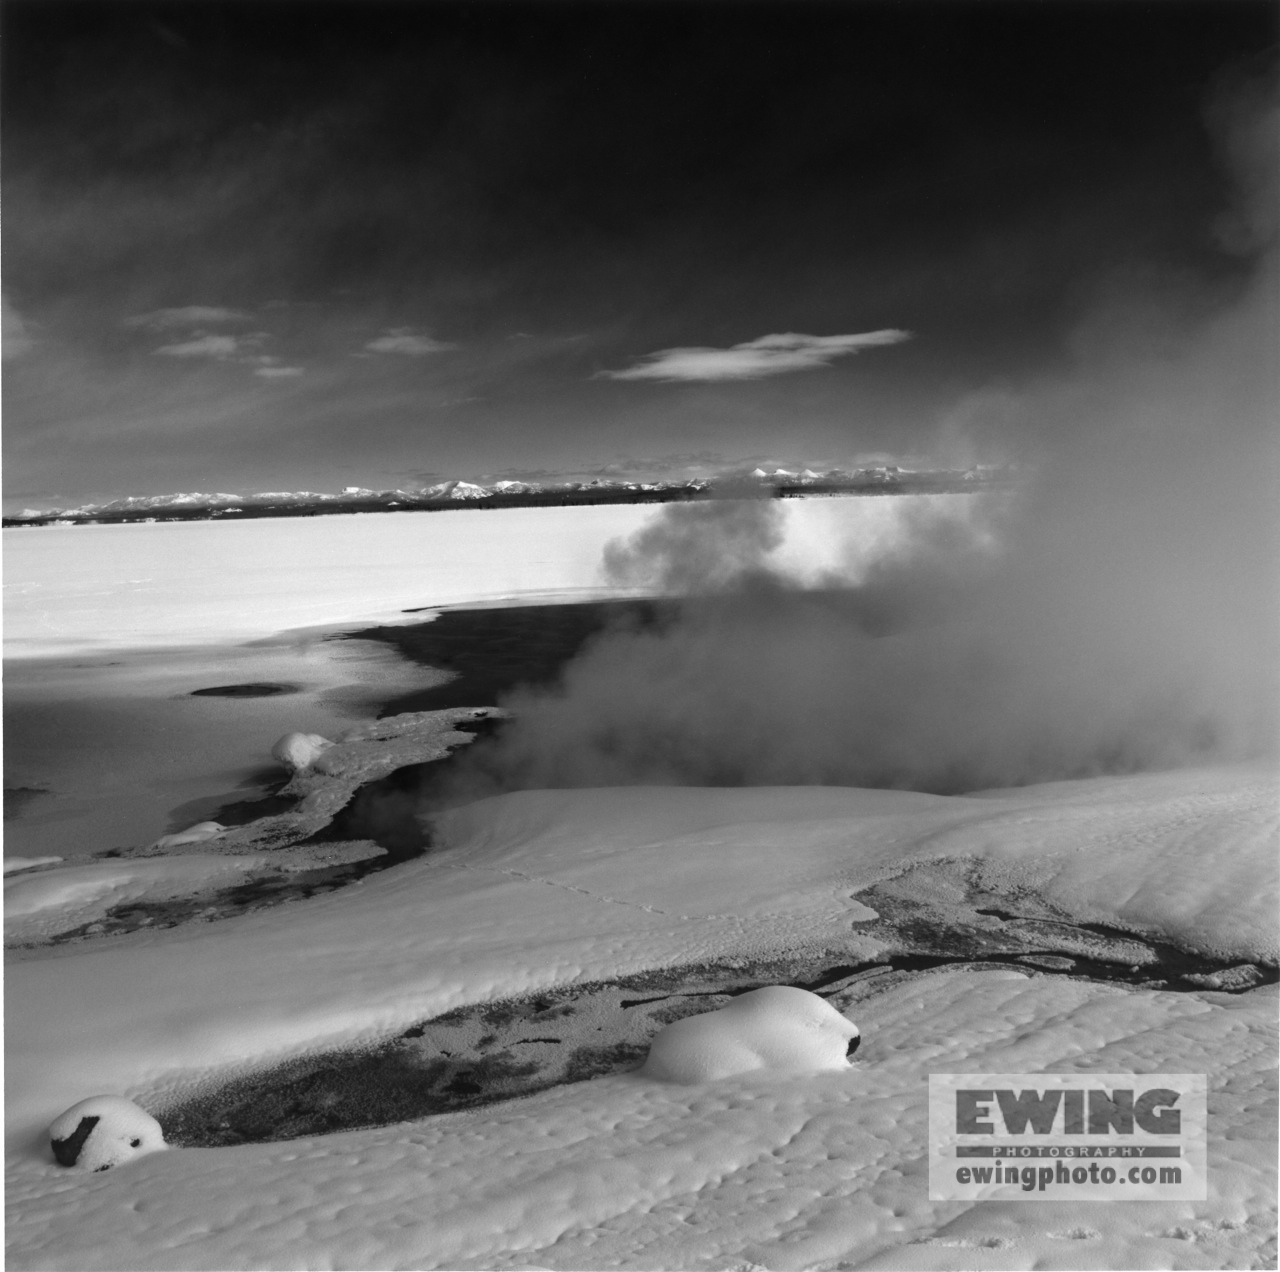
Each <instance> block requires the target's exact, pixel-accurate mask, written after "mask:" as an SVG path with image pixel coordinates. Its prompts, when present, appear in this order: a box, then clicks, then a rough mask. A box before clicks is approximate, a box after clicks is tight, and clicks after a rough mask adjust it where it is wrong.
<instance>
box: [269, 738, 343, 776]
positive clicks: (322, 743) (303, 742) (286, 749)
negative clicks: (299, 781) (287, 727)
mask: <svg viewBox="0 0 1280 1272" xmlns="http://www.w3.org/2000/svg"><path fill="white" fill-rule="evenodd" d="M332 745H333V743H332V742H330V741H329V739H328V738H322V737H321V736H320V735H319V734H318V733H286V734H285V735H284V737H282V738H281V739H280V741H279V742H277V743H276V744H275V746H273V747H272V748H271V756H272V758H273V759H276V760H279V761H280V763H281V764H283V765H285V766H286V767H288V768H291V769H293V771H294V772H295V773H301V772H302V770H303V769H308V768H310V767H311V766H312V765H313V764H314V763H315V762H316V760H317V759H318V758H319V757H320V755H321V754H322V753H323V752H324V751H327V750H328V749H329V748H330V747H331V746H332Z"/></svg>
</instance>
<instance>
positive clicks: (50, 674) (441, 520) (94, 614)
mask: <svg viewBox="0 0 1280 1272" xmlns="http://www.w3.org/2000/svg"><path fill="white" fill-rule="evenodd" d="M980 499H981V496H971V495H929V496H893V497H863V498H836V499H810V500H788V501H785V502H784V503H782V504H781V505H780V511H781V514H782V517H783V541H782V543H781V545H780V546H779V547H778V549H777V550H776V551H775V552H774V553H773V554H772V556H771V561H770V563H771V565H772V566H773V567H774V568H776V569H778V570H779V571H781V572H783V573H785V574H786V575H788V576H789V577H792V578H795V579H797V580H799V581H809V580H812V579H814V578H817V577H819V576H822V575H826V574H832V573H834V574H838V575H839V576H840V577H842V578H845V579H850V580H856V579H857V578H858V577H859V575H860V574H861V572H863V571H864V570H865V569H866V568H867V567H868V565H869V564H870V563H871V562H873V561H875V560H877V559H879V558H880V557H882V556H883V555H884V554H885V553H886V552H888V551H890V550H891V549H892V547H893V545H894V544H895V543H896V542H897V541H898V540H899V538H900V537H901V535H902V534H903V532H904V527H905V526H906V525H907V524H908V523H909V522H911V521H912V519H913V518H919V517H920V516H922V515H923V516H935V515H936V516H941V517H948V518H958V519H960V520H963V519H964V518H966V517H968V516H969V515H970V514H971V511H972V510H973V509H974V508H975V507H976V506H977V503H978V502H979V500H980ZM659 511H660V510H659V509H655V508H654V507H653V506H651V505H639V504H636V505H615V506H600V507H587V508H550V509H530V508H512V509H499V510H494V511H479V510H473V509H463V510H459V511H457V512H440V513H386V514H371V515H355V516H329V517H309V518H263V519H257V520H251V521H243V522H231V521H197V522H179V523H157V524H151V525H147V524H139V525H125V526H75V527H71V526H66V527H60V526H53V527H42V528H39V529H9V530H6V531H5V532H4V548H5V602H4V618H5V625H4V654H5V679H6V693H5V712H6V715H5V725H6V735H7V748H6V752H7V753H6V776H5V785H6V789H8V790H10V791H14V792H17V794H16V796H15V797H13V798H11V800H10V801H9V805H8V808H7V815H8V817H9V821H8V823H7V827H6V830H7V834H6V837H5V851H6V854H7V855H15V856H46V855H57V856H63V857H70V856H81V855H87V854H90V853H93V852H98V851H102V850H105V849H110V848H116V847H126V846H130V845H136V844H145V843H149V842H152V841H153V840H155V839H156V838H158V837H159V836H160V835H163V834H166V833H170V832H172V831H174V830H175V829H180V828H181V827H182V826H186V825H190V824H192V823H194V822H198V821H201V820H204V819H205V818H207V817H209V816H211V815H212V813H213V811H214V810H215V809H216V808H217V807H218V806H219V805H221V804H224V803H227V802H230V801H232V800H235V799H243V798H245V797H246V795H249V794H252V793H253V792H254V791H255V790H258V789H260V787H261V782H262V778H263V774H264V765H265V766H266V769H267V770H268V772H270V771H271V762H270V759H269V751H270V747H271V745H272V743H273V742H274V741H275V740H276V739H277V738H278V737H280V736H281V735H282V734H284V733H286V732H290V731H293V730H298V731H302V732H315V733H320V734H322V735H325V736H333V735H334V734H335V733H336V732H339V731H341V730H342V729H343V728H346V727H348V726H349V725H350V724H351V723H352V722H353V721H355V720H359V719H362V718H368V717H370V716H373V715H376V714H377V708H378V705H379V704H380V703H381V702H383V701H386V700H388V699H390V698H393V697H396V696H398V695H400V694H403V693H407V692H410V691H411V690H413V689H415V688H418V687H422V686H424V685H427V684H430V683H431V678H430V675H429V673H427V672H426V671H425V670H424V669H422V668H415V667H412V666H409V665H408V664H406V663H404V662H402V661H401V660H400V659H398V658H397V657H396V656H395V655H394V654H392V653H390V652H389V651H388V650H387V649H386V648H384V647H382V646H378V645H374V644H372V643H369V642H351V641H342V642H335V641H332V640H328V639H326V637H328V636H330V635H332V634H333V633H334V632H335V631H341V630H344V629H347V630H350V629H352V628H360V627H367V626H370V625H372V624H374V623H387V622H393V623H396V622H401V623H402V622H421V621H423V620H424V618H425V617H427V616H426V615H424V614H421V613H415V614H406V613H405V612H404V611H405V610H410V609H414V610H420V609H423V608H427V609H430V608H433V607H444V606H466V605H493V604H503V603H531V602H533V601H555V600H561V601H567V600H583V599H590V598H601V597H609V596H619V595H626V594H628V592H629V589H627V588H623V587H619V586H617V585H611V584H610V583H609V582H608V580H607V579H606V577H605V575H604V572H603V569H602V559H603V554H604V550H605V548H606V546H607V545H608V544H610V543H612V542H615V541H618V540H621V539H625V538H627V537H628V536H630V535H632V534H634V533H635V532H636V531H637V530H639V529H640V528H641V527H642V526H644V525H646V524H648V523H650V522H651V521H652V520H653V519H654V518H655V516H656V515H657V514H658V512H659ZM254 682H283V683H285V684H287V685H289V686H290V687H291V688H293V689H294V690H295V692H293V693H290V694H288V695H282V696H278V697H266V698H219V697H192V696H191V695H192V693H193V691H195V690H198V689H202V688H208V687H211V686H218V685H225V684H236V683H254Z"/></svg>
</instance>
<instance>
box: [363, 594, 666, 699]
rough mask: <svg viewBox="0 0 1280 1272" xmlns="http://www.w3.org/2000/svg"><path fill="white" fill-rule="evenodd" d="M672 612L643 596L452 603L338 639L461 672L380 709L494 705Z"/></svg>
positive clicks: (546, 679)
mask: <svg viewBox="0 0 1280 1272" xmlns="http://www.w3.org/2000/svg"><path fill="white" fill-rule="evenodd" d="M406 612H408V613H412V612H413V611H406ZM671 612H672V610H671V602H663V601H639V600H636V601H632V600H628V601H586V602H577V603H573V604H568V605H522V606H516V607H512V608H507V609H458V610H444V611H442V612H441V613H440V614H439V616H438V617H437V618H436V619H434V620H433V621H431V622H426V623H421V624H417V625H414V626H410V627H367V628H365V629H364V630H362V631H358V632H347V633H344V635H343V636H341V637H339V638H338V639H344V640H376V641H381V642H382V643H383V644H387V645H390V646H392V647H393V648H394V649H395V650H396V651H397V652H398V653H399V654H401V655H402V656H403V657H405V658H407V659H409V661H410V662H415V663H419V664H422V665H424V666H428V667H438V668H440V669H441V670H444V671H451V672H453V673H454V675H455V677H456V678H455V679H454V680H451V681H449V682H448V683H447V684H443V685H436V686H435V687H433V688H431V689H421V690H418V691H416V692H414V693H410V694H404V695H401V696H400V697H397V698H393V699H391V700H390V701H388V702H387V703H385V704H384V705H383V707H382V710H381V711H380V712H379V718H384V717H386V716H392V715H399V714H400V713H401V712H402V711H441V710H444V709H445V708H447V707H483V706H494V705H496V704H497V702H498V699H499V698H500V697H502V696H503V695H504V694H507V693H509V692H510V691H511V690H513V689H515V688H517V687H518V686H520V685H546V684H550V683H552V682H553V681H554V680H555V679H556V677H557V676H558V675H559V674H560V671H561V669H562V668H563V667H564V665H565V664H566V663H567V662H568V661H569V660H570V659H571V658H573V657H574V655H576V654H577V653H578V652H579V650H581V649H582V648H583V646H584V645H586V644H587V642H588V641H590V640H591V639H592V638H593V637H595V636H598V635H600V634H601V633H603V632H608V631H615V630H618V629H630V630H637V629H643V628H648V627H652V626H654V625H655V624H660V623H662V622H663V621H664V619H665V618H666V617H668V616H669V615H670V614H671Z"/></svg>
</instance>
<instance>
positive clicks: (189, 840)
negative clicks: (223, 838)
mask: <svg viewBox="0 0 1280 1272" xmlns="http://www.w3.org/2000/svg"><path fill="white" fill-rule="evenodd" d="M226 831H227V828H226V827H225V826H224V825H223V824H222V823H221V822H216V821H202V822H196V824H195V825H194V826H188V827H187V828H186V830H180V831H178V832H177V833H176V834H172V835H161V836H160V838H159V839H157V840H156V841H155V843H154V844H152V845H151V846H152V847H153V848H178V847H180V846H181V845H182V844H202V843H204V842H205V840H206V839H217V838H218V836H219V835H224V834H226Z"/></svg>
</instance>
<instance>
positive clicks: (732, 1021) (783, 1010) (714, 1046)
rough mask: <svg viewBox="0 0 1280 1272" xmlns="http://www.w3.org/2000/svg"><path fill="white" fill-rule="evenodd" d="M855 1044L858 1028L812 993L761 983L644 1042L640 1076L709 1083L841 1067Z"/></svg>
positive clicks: (845, 1065) (845, 1062) (845, 1063)
mask: <svg viewBox="0 0 1280 1272" xmlns="http://www.w3.org/2000/svg"><path fill="white" fill-rule="evenodd" d="M858 1039H859V1034H858V1027H857V1026H856V1025H855V1024H853V1023H852V1021H849V1020H846V1019H845V1017H844V1016H842V1015H841V1014H840V1013H839V1012H838V1011H837V1010H836V1009H835V1008H834V1007H832V1006H831V1004H830V1003H828V1002H826V1001H825V1000H824V999H821V998H819V997H818V995H817V994H811V993H810V992H809V991H808V990H807V989H796V988H794V987H793V986H790V985H767V986H765V987H764V988H763V989H755V990H752V991H751V992H750V993H747V994H742V995H740V996H739V997H737V998H735V999H734V1000H733V1001H732V1002H731V1003H729V1004H728V1006H726V1007H721V1008H720V1009H719V1011H709V1012H705V1013H704V1014H703V1015H701V1016H686V1017H685V1018H684V1019H683V1020H677V1021H675V1022H673V1023H672V1024H670V1025H668V1026H667V1027H666V1028H665V1029H663V1030H661V1031H660V1032H659V1033H658V1034H657V1035H655V1037H654V1039H653V1042H652V1043H650V1045H649V1058H648V1059H647V1060H646V1061H645V1063H644V1066H643V1067H642V1069H641V1070H640V1072H641V1073H642V1074H643V1075H644V1076H645V1077H649V1078H657V1079H659V1080H661V1081H665V1082H714V1081H715V1080H716V1079H717V1078H726V1077H729V1076H730V1075H731V1074H735V1073H750V1072H751V1071H753V1070H756V1069H765V1070H768V1071H770V1072H773V1073H815V1072H819V1071H821V1070H824V1069H844V1068H847V1067H848V1064H849V1056H851V1055H852V1054H853V1052H854V1051H855V1050H856V1049H857V1045H858Z"/></svg>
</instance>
